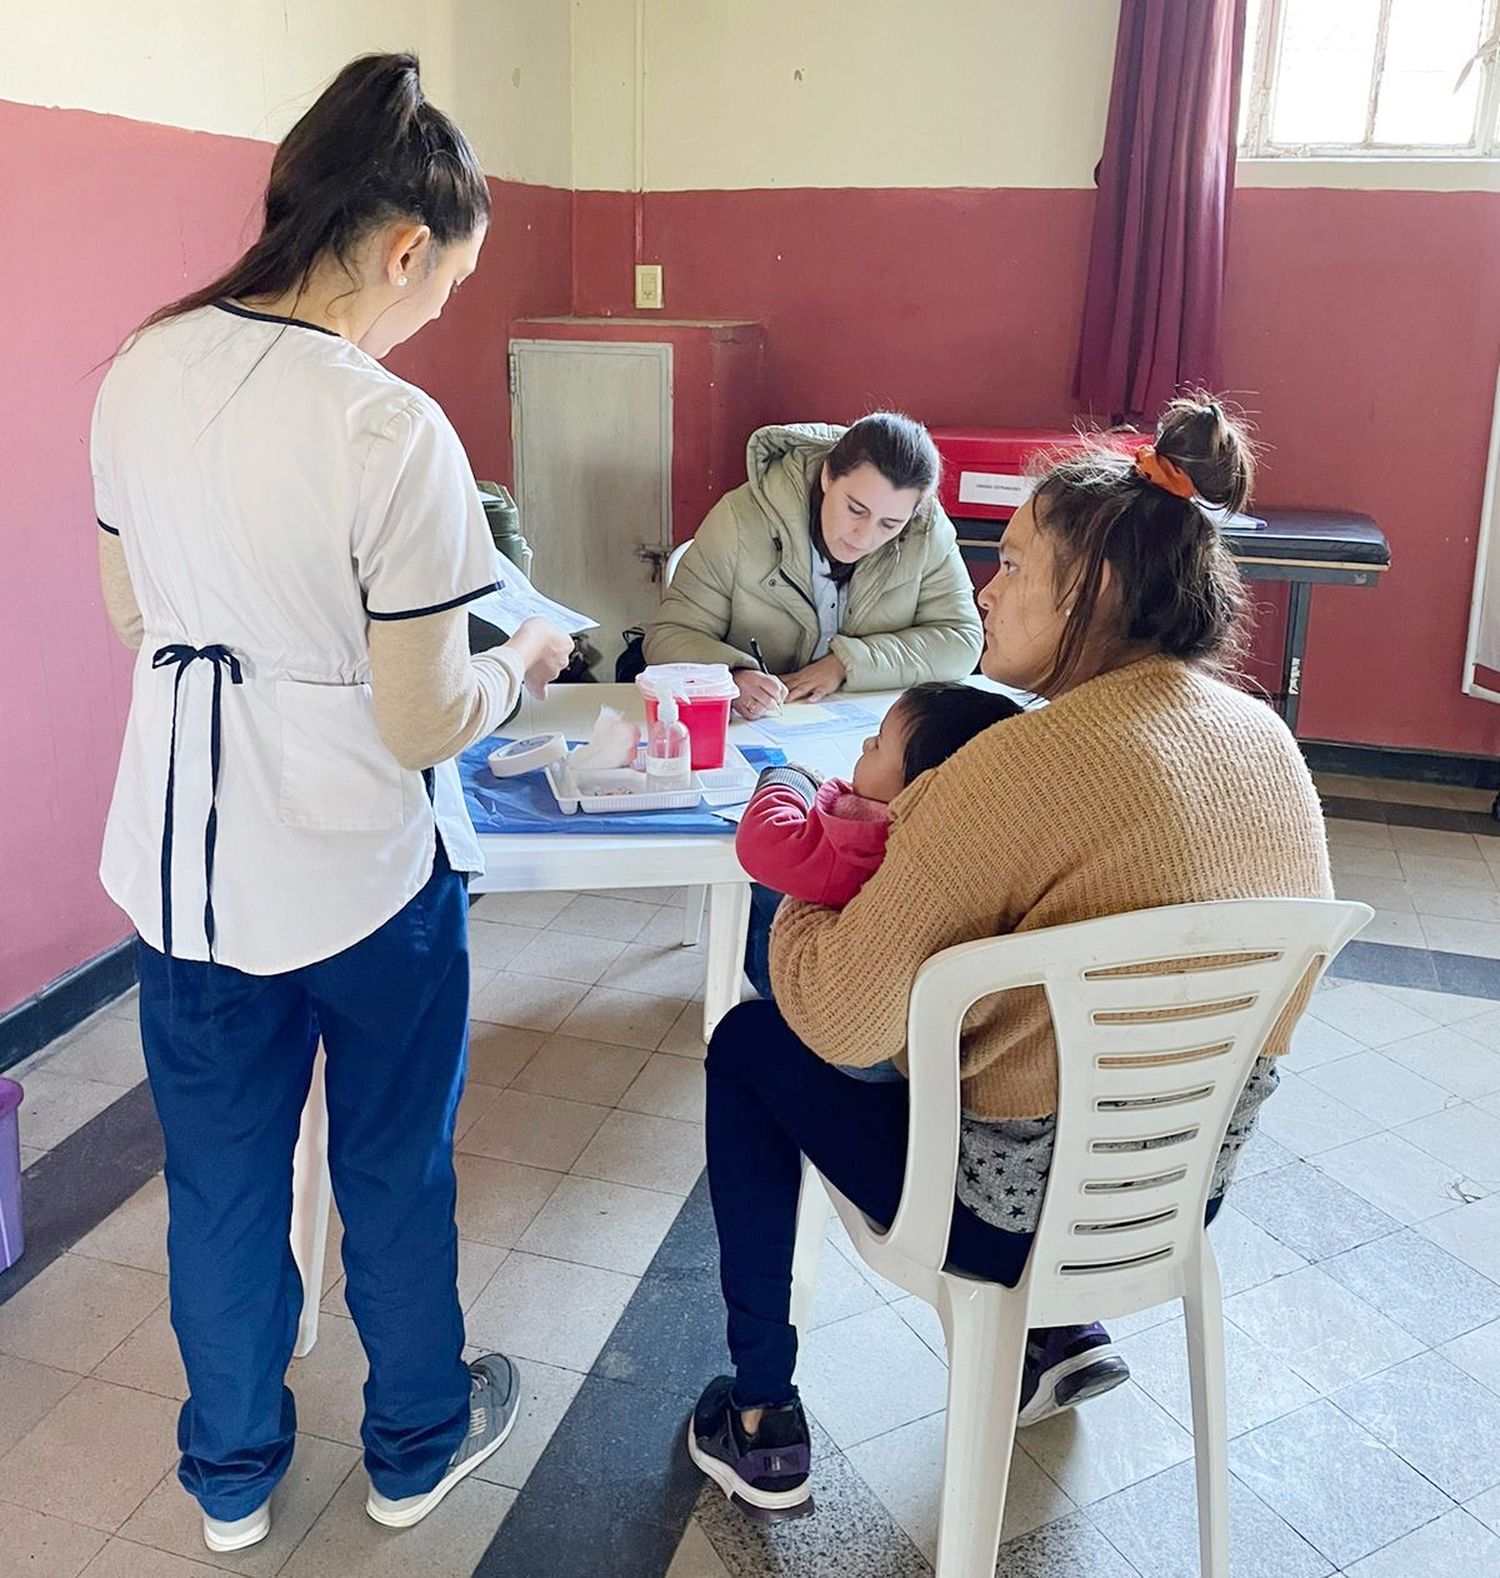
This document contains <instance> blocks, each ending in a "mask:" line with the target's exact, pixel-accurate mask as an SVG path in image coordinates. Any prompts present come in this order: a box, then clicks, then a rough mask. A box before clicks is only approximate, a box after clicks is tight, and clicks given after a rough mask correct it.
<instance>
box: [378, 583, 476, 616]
mask: <svg viewBox="0 0 1500 1578" xmlns="http://www.w3.org/2000/svg"><path fill="white" fill-rule="evenodd" d="M499 590H500V583H499V582H498V581H489V582H487V583H486V584H485V585H484V586H476V587H475V588H474V590H473V591H472V592H464V593H463V594H462V595H460V596H458V597H450V598H449V599H448V601H447V602H446V603H433V604H432V606H431V607H430V608H403V609H400V610H399V611H398V612H396V613H393V614H377V613H376V612H375V610H374V609H373V608H367V609H365V617H366V618H368V619H425V618H426V617H427V615H428V614H445V613H447V612H448V610H449V609H450V608H462V607H463V605H464V604H465V603H472V602H473V601H474V599H475V598H477V597H486V596H488V595H489V594H490V593H491V592H498V591H499Z"/></svg>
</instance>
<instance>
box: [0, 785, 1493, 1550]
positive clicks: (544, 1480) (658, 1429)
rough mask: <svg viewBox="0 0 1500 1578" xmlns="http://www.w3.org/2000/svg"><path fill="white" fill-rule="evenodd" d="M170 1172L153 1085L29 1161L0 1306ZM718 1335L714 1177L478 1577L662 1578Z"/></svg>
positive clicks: (1481, 966)
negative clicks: (19, 1246)
mask: <svg viewBox="0 0 1500 1578" xmlns="http://www.w3.org/2000/svg"><path fill="white" fill-rule="evenodd" d="M1353 803H1355V804H1371V803H1372V802H1353ZM1329 974H1330V975H1331V976H1333V977H1335V978H1338V979H1342V980H1349V981H1365V982H1370V983H1373V984H1380V985H1391V986H1412V987H1420V988H1425V989H1426V990H1429V991H1438V992H1449V993H1454V994H1462V995H1467V996H1473V997H1484V998H1492V999H1495V1000H1496V1001H1500V960H1495V959H1481V958H1475V957H1472V956H1469V955H1461V954H1449V953H1437V952H1434V951H1431V950H1428V949H1423V948H1402V947H1397V946H1395V945H1393V944H1389V943H1367V942H1360V941H1358V940H1356V941H1354V942H1352V943H1350V944H1349V945H1348V946H1347V947H1346V948H1345V949H1344V951H1343V952H1342V953H1341V954H1340V955H1339V957H1338V959H1336V960H1335V961H1334V963H1333V965H1332V967H1331V968H1330V971H1329ZM162 1163H163V1152H162V1139H161V1130H160V1128H159V1126H158V1124H157V1121H156V1113H155V1110H154V1108H153V1106H152V1104H151V1097H150V1091H149V1088H148V1086H147V1085H146V1084H145V1083H144V1082H142V1083H141V1084H140V1085H137V1086H136V1087H135V1088H134V1089H133V1090H130V1091H128V1092H127V1093H126V1094H125V1095H124V1096H122V1097H120V1099H119V1100H118V1101H116V1102H114V1103H113V1104H112V1105H111V1106H109V1107H107V1108H106V1109H105V1110H104V1111H103V1112H101V1113H100V1114H98V1116H97V1117H95V1118H92V1119H91V1120H90V1121H89V1122H88V1123H86V1124H84V1125H83V1126H82V1127H81V1128H79V1129H77V1130H76V1131H75V1132H74V1133H73V1134H71V1135H69V1136H68V1137H67V1138H66V1139H64V1140H62V1141H61V1142H60V1143H59V1144H58V1145H56V1146H55V1147H53V1149H52V1150H50V1151H48V1152H47V1153H46V1154H45V1155H44V1156H43V1157H41V1158H40V1160H38V1161H37V1162H35V1163H33V1165H32V1166H31V1167H29V1168H28V1169H27V1170H26V1172H25V1173H24V1174H23V1175H22V1176H23V1182H22V1189H23V1210H24V1211H25V1213H26V1235H27V1245H26V1253H25V1255H23V1256H22V1258H21V1260H20V1261H19V1262H17V1264H16V1265H15V1266H13V1267H12V1268H11V1269H10V1270H9V1271H7V1272H4V1273H0V1303H3V1302H4V1301H5V1300H6V1299H8V1298H10V1297H11V1296H12V1295H13V1294H15V1293H17V1292H19V1291H20V1289H21V1288H22V1287H24V1286H25V1285H26V1284H27V1283H28V1282H30V1281H32V1280H33V1279H34V1278H35V1277H37V1276H38V1275H40V1273H41V1272H42V1271H44V1270H45V1269H46V1268H47V1266H48V1265H50V1264H51V1263H52V1262H53V1261H54V1260H55V1259H56V1258H57V1257H58V1256H59V1255H61V1254H63V1253H65V1252H66V1251H67V1250H68V1249H70V1248H71V1247H72V1246H73V1245H74V1244H76V1243H77V1242H78V1241H79V1239H81V1238H82V1237H84V1236H85V1235H86V1234H87V1233H88V1232H90V1231H91V1230H92V1229H93V1228H95V1227H96V1226H98V1224H99V1223H100V1222H102V1221H103V1220H104V1219H105V1218H106V1217H108V1216H109V1215H110V1214H111V1213H112V1212H113V1211H115V1210H116V1209H118V1207H119V1206H120V1205H122V1204H123V1203H124V1202H125V1201H126V1200H127V1199H129V1197H130V1196H131V1195H132V1194H134V1193H135V1191H136V1190H137V1189H139V1188H140V1187H141V1186H142V1185H143V1184H144V1183H146V1182H147V1181H148V1180H149V1179H150V1178H151V1177H152V1176H154V1175H155V1174H156V1173H158V1172H160V1171H161V1168H162ZM723 1329H724V1310H723V1304H722V1301H721V1298H720V1294H719V1285H718V1252H717V1246H716V1244H715V1241H714V1232H713V1216H712V1210H711V1207H710V1205H709V1200H708V1182H707V1178H706V1176H705V1177H700V1178H699V1180H698V1183H697V1185H696V1186H695V1187H694V1189H693V1191H692V1193H691V1194H690V1195H689V1196H688V1198H687V1200H686V1201H685V1203H684V1205H683V1207H682V1210H681V1211H680V1212H679V1213H678V1216H677V1219H676V1221H675V1222H674V1223H673V1225H672V1227H671V1228H670V1229H669V1230H668V1232H667V1235H666V1237H665V1238H664V1239H663V1241H662V1244H661V1247H660V1248H659V1249H658V1250H657V1253H656V1255H655V1257H654V1258H653V1260H652V1262H651V1264H650V1266H649V1267H648V1268H647V1271H646V1274H645V1275H644V1277H642V1279H641V1282H640V1284H639V1286H638V1287H637V1289H636V1291H635V1293H634V1295H633V1296H632V1298H631V1300H630V1302H629V1304H628V1305H627V1306H626V1308H625V1311H624V1313H623V1314H622V1315H621V1317H620V1320H619V1321H618V1323H617V1324H616V1326H615V1329H614V1331H613V1333H612V1334H611V1336H610V1338H609V1340H608V1342H607V1343H606V1344H605V1346H604V1349H603V1351H602V1352H601V1353H600V1355H599V1358H598V1359H597V1361H596V1362H595V1364H594V1366H593V1368H592V1370H591V1371H590V1373H589V1375H588V1376H587V1377H586V1378H585V1380H584V1383H583V1385H582V1386H581V1387H580V1388H579V1391H578V1393H577V1395H576V1397H575V1398H574V1401H573V1403H572V1406H571V1407H570V1408H569V1409H568V1411H567V1413H566V1414H565V1415H564V1417H563V1419H562V1421H561V1423H560V1424H559V1425H558V1427H557V1429H556V1431H555V1432H554V1433H553V1436H552V1438H551V1440H550V1441H549V1442H548V1444H547V1446H546V1448H545V1449H544V1451H543V1453H542V1456H541V1458H540V1459H539V1461H538V1463H537V1465H536V1467H535V1468H534V1469H533V1470H532V1473H531V1476H530V1478H529V1479H528V1481H527V1484H526V1487H525V1489H523V1490H522V1491H521V1493H520V1495H519V1497H518V1498H517V1500H516V1502H515V1505H514V1506H513V1507H512V1508H511V1511H510V1513H509V1515H508V1516H507V1518H506V1519H505V1522H504V1523H503V1524H502V1525H501V1527H500V1529H499V1531H498V1533H497V1534H496V1536H495V1538H494V1540H493V1541H492V1542H491V1544H490V1546H489V1549H488V1550H487V1551H486V1552H485V1554H484V1556H483V1557H482V1558H481V1559H480V1562H479V1565H478V1566H477V1568H476V1569H475V1578H502V1575H508V1574H512V1573H526V1574H534V1575H536V1578H541V1575H543V1574H545V1575H546V1578H596V1575H597V1574H598V1573H599V1572H601V1571H606V1570H607V1571H608V1572H609V1573H610V1574H611V1578H660V1575H661V1574H662V1573H664V1572H665V1571H666V1570H667V1568H668V1566H670V1564H671V1561H672V1558H673V1556H674V1555H675V1553H676V1551H677V1548H678V1546H679V1545H680V1543H681V1541H682V1536H683V1534H684V1532H685V1531H686V1528H687V1525H688V1521H689V1519H690V1518H691V1517H692V1513H693V1509H694V1507H695V1506H696V1505H697V1502H698V1498H699V1496H700V1495H701V1494H702V1490H703V1484H704V1481H703V1479H702V1477H701V1476H700V1474H699V1473H698V1471H697V1470H696V1469H695V1468H694V1467H693V1466H692V1464H691V1462H690V1461H689V1460H688V1458H687V1454H686V1451H685V1449H684V1443H683V1436H684V1431H685V1427H686V1421H687V1417H688V1414H689V1412H690V1411H691V1408H692V1405H693V1402H694V1401H695V1399H696V1398H697V1396H698V1393H699V1391H700V1390H701V1389H702V1387H703V1385H704V1384H705V1382H706V1381H708V1380H709V1379H710V1378H712V1377H713V1376H714V1375H718V1374H723V1373H724V1372H725V1371H726V1370H727V1368H728V1355H727V1352H726V1350H725V1347H724V1340H723ZM521 1365H522V1368H523V1369H524V1360H523V1361H521ZM581 1485H586V1486H588V1488H589V1490H588V1494H587V1495H586V1496H581V1495H580V1494H579V1487H580V1486H581ZM871 1494H872V1495H873V1492H872V1493H871ZM605 1563H607V1566H605V1565H603V1564H605Z"/></svg>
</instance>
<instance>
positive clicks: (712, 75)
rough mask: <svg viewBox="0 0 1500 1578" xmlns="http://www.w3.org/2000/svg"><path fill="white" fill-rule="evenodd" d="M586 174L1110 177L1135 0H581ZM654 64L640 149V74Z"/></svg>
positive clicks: (594, 180) (581, 173)
mask: <svg viewBox="0 0 1500 1578" xmlns="http://www.w3.org/2000/svg"><path fill="white" fill-rule="evenodd" d="M573 11H574V20H573V179H574V184H575V185H576V186H578V187H580V188H585V189H589V188H594V189H605V190H616V191H623V190H630V189H631V188H633V187H634V186H635V185H636V184H637V180H638V171H637V162H638V159H639V158H641V157H642V156H643V160H644V185H645V187H646V189H647V190H650V191H683V190H694V189H698V188H742V187H775V186H864V187H869V186H1044V187H1080V186H1089V185H1092V174H1093V168H1094V164H1095V162H1096V161H1097V160H1098V157H1099V149H1100V146H1101V144H1102V142H1103V138H1104V119H1105V113H1106V110H1107V108H1108V103H1109V84H1110V76H1111V72H1112V69H1113V62H1114V47H1115V28H1116V23H1117V21H1118V18H1119V0H924V3H921V4H913V3H912V0H574V4H573ZM638 30H639V33H640V34H641V38H642V42H643V49H642V56H643V59H644V64H645V78H644V94H643V99H642V104H641V110H642V111H643V113H642V115H641V120H642V122H643V125H642V126H641V127H640V132H641V133H642V135H641V137H640V146H639V149H638V142H637V137H638V130H637V119H636V117H637V105H636V102H635V94H634V91H633V84H634V81H635V72H636V59H637V49H638V40H637V35H638Z"/></svg>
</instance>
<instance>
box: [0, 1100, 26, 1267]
mask: <svg viewBox="0 0 1500 1578" xmlns="http://www.w3.org/2000/svg"><path fill="white" fill-rule="evenodd" d="M20 1105H21V1087H20V1086H19V1085H18V1084H16V1082H15V1080H13V1079H0V1271H4V1270H5V1269H6V1268H7V1267H9V1266H13V1265H15V1263H16V1262H17V1261H18V1260H19V1259H20V1258H21V1251H22V1250H23V1249H25V1247H26V1240H25V1238H24V1236H23V1235H22V1232H21V1132H20V1125H19V1124H18V1123H17V1121H16V1110H17V1108H19V1107H20Z"/></svg>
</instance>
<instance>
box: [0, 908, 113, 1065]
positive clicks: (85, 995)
mask: <svg viewBox="0 0 1500 1578" xmlns="http://www.w3.org/2000/svg"><path fill="white" fill-rule="evenodd" d="M134 985H135V939H134V938H133V937H131V938H128V939H127V940H126V941H125V942H122V943H120V944H118V945H117V946H116V947H114V948H111V949H110V950H109V951H108V952H107V953H101V954H100V955H99V956H98V958H96V959H90V960H89V961H88V962H87V963H86V964H80V965H79V966H78V968H77V969H76V970H69V971H68V973H67V974H66V975H62V976H59V977H58V978H57V980H55V981H53V982H52V984H51V985H50V986H44V987H43V988H42V989H41V991H39V992H38V993H37V994H36V996H35V997H28V998H27V999H26V1001H25V1002H24V1003H17V1004H16V1006H15V1007H14V1008H11V1009H8V1010H7V1011H6V1012H5V1013H3V1014H0V1074H3V1073H4V1072H5V1070H6V1069H8V1068H11V1067H12V1066H13V1065H15V1064H17V1063H19V1062H20V1061H21V1059H22V1058H25V1057H30V1056H31V1054H32V1053H33V1052H40V1051H41V1050H42V1048H43V1047H44V1046H48V1045H50V1044H51V1043H52V1042H54V1041H56V1040H57V1038H58V1037H59V1036H61V1035H66V1034H67V1032H68V1031H69V1030H71V1029H73V1027H74V1026H75V1025H81V1024H82V1023H83V1021H84V1020H85V1019H87V1018H88V1016H89V1015H90V1014H93V1013H97V1012H98V1011H99V1009H101V1008H103V1007H104V1005H105V1004H106V1003H112V1002H113V1001H114V1000H115V998H117V997H119V996H120V995H121V993H123V992H128V991H129V990H130V988H131V987H132V986H134Z"/></svg>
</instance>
